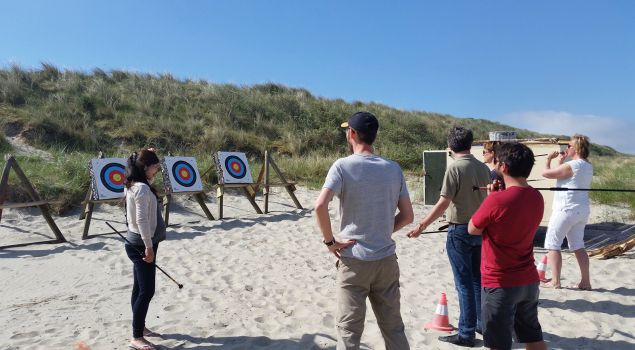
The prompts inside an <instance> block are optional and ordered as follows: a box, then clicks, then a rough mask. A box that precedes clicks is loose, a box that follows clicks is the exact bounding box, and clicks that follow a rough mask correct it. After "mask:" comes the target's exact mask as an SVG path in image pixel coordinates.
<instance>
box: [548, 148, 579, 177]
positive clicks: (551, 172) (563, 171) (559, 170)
mask: <svg viewBox="0 0 635 350" xmlns="http://www.w3.org/2000/svg"><path fill="white" fill-rule="evenodd" d="M558 156H559V159H558V160H559V163H560V164H559V165H558V166H557V167H555V168H553V169H552V168H551V161H552V160H553V159H554V158H556V157H558ZM564 159H565V155H564V154H562V153H560V152H558V151H554V152H553V153H550V154H549V155H548V156H547V163H546V164H545V170H543V171H542V176H543V177H546V178H547V179H566V178H569V177H571V176H573V169H571V166H570V165H569V164H566V163H564Z"/></svg>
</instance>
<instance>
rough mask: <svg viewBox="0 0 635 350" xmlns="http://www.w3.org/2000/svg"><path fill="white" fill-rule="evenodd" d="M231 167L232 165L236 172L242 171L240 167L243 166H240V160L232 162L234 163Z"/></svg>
mask: <svg viewBox="0 0 635 350" xmlns="http://www.w3.org/2000/svg"><path fill="white" fill-rule="evenodd" d="M231 167H232V170H233V171H236V172H239V171H240V169H241V168H242V167H241V166H240V164H238V162H233V163H232V165H231Z"/></svg>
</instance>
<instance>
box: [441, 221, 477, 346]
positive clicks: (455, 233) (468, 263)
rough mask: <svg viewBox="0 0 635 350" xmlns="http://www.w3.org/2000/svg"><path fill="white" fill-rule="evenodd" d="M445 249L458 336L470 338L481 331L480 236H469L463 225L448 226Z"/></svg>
mask: <svg viewBox="0 0 635 350" xmlns="http://www.w3.org/2000/svg"><path fill="white" fill-rule="evenodd" d="M446 250H447V252H448V257H449V258H450V266H452V273H453V275H454V285H455V287H456V291H457V293H458V295H459V308H460V314H459V336H460V337H461V338H465V339H474V335H475V334H474V333H475V331H476V330H477V329H481V328H482V327H481V236H472V235H470V234H469V233H468V232H467V225H450V227H449V228H448V240H447V243H446Z"/></svg>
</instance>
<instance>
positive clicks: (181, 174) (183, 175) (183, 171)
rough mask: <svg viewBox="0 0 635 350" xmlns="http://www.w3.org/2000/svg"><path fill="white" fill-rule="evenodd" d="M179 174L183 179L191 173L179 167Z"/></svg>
mask: <svg viewBox="0 0 635 350" xmlns="http://www.w3.org/2000/svg"><path fill="white" fill-rule="evenodd" d="M179 176H181V178H182V179H184V180H189V179H190V176H191V175H190V172H189V171H188V170H187V169H181V171H179Z"/></svg>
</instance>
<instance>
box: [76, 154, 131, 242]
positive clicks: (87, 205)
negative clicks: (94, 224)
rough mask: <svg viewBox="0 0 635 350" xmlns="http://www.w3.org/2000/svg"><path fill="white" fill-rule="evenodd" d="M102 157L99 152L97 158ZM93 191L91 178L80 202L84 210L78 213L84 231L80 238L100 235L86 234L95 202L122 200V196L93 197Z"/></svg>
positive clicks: (104, 202) (119, 201)
mask: <svg viewBox="0 0 635 350" xmlns="http://www.w3.org/2000/svg"><path fill="white" fill-rule="evenodd" d="M103 158H104V154H103V153H102V152H99V155H98V156H97V159H103ZM93 176H95V175H93ZM94 191H96V189H95V188H93V181H92V179H91V180H90V184H89V185H88V192H86V197H85V199H84V201H83V202H82V204H83V205H84V210H82V212H81V213H79V219H80V220H84V231H83V232H82V239H87V238H90V237H94V236H100V235H93V236H89V235H88V230H89V229H90V222H91V220H92V218H93V211H94V210H95V204H106V203H114V204H118V203H123V200H124V199H123V198H110V199H93V192H94ZM106 234H110V233H106Z"/></svg>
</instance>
